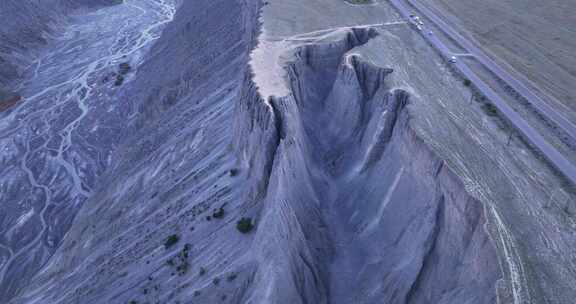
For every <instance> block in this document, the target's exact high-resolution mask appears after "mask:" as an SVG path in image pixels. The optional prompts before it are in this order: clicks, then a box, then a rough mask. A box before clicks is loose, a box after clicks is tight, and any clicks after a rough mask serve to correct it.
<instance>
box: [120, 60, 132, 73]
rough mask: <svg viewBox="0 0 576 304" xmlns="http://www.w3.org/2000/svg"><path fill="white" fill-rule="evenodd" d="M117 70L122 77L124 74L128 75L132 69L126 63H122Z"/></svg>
mask: <svg viewBox="0 0 576 304" xmlns="http://www.w3.org/2000/svg"><path fill="white" fill-rule="evenodd" d="M118 69H119V72H120V74H123V75H124V74H128V73H129V72H130V70H132V67H131V66H130V64H129V63H128V62H124V63H121V64H120V65H119V66H118Z"/></svg>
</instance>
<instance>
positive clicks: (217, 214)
mask: <svg viewBox="0 0 576 304" xmlns="http://www.w3.org/2000/svg"><path fill="white" fill-rule="evenodd" d="M212 217H213V218H216V219H220V218H223V217H224V208H222V207H220V208H218V209H216V210H214V212H213V213H212Z"/></svg>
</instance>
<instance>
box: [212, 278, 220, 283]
mask: <svg viewBox="0 0 576 304" xmlns="http://www.w3.org/2000/svg"><path fill="white" fill-rule="evenodd" d="M212 283H213V284H214V285H218V284H220V279H219V278H217V277H216V278H214V280H212Z"/></svg>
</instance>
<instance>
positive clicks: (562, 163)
mask: <svg viewBox="0 0 576 304" xmlns="http://www.w3.org/2000/svg"><path fill="white" fill-rule="evenodd" d="M407 1H408V2H409V3H411V4H412V5H414V7H416V8H417V9H418V10H420V15H423V16H425V17H426V18H428V19H429V20H431V21H432V22H434V23H435V25H436V26H437V27H438V28H439V29H441V30H442V31H444V33H445V34H446V35H448V36H450V37H451V38H452V39H454V40H455V41H457V42H458V43H460V44H461V45H462V47H464V48H465V49H466V50H467V52H468V53H469V54H465V55H467V56H474V57H475V58H476V59H477V60H478V61H479V62H480V63H482V64H483V65H484V66H486V68H488V69H489V70H491V71H492V72H493V73H494V74H495V75H497V76H498V77H500V78H501V79H502V80H503V81H505V82H506V83H507V84H508V85H509V86H510V87H512V88H513V89H514V90H516V91H517V92H518V93H519V94H520V95H522V96H523V97H524V98H526V100H528V102H530V103H531V104H532V105H533V106H534V107H535V108H536V109H538V110H539V111H540V112H541V113H542V114H543V115H545V116H546V117H547V118H548V119H550V120H551V121H553V122H555V123H556V124H558V126H559V127H561V128H562V129H564V130H565V131H566V132H567V133H568V134H569V135H570V136H571V137H572V138H573V139H576V125H574V124H573V123H572V122H570V121H569V120H568V119H566V118H565V117H564V116H563V115H561V114H559V113H558V112H556V111H555V110H553V109H552V108H551V107H550V106H549V105H548V104H546V103H545V102H544V101H543V100H542V99H541V98H539V97H538V96H536V95H535V94H534V93H533V92H532V91H531V90H530V89H528V88H527V87H526V86H525V85H523V84H522V83H521V82H520V81H518V80H517V79H515V78H514V77H512V76H511V75H510V74H508V73H507V72H505V71H504V70H503V69H502V68H500V67H499V66H498V65H497V64H496V63H494V62H493V61H492V60H490V59H489V58H488V57H487V56H486V55H484V53H483V52H482V51H480V50H479V49H478V48H477V47H475V46H474V45H473V44H472V43H471V42H469V41H468V40H466V39H465V38H464V37H462V36H461V35H459V34H458V33H457V32H456V31H454V30H453V29H451V28H450V27H449V26H448V25H447V24H446V23H445V22H443V21H442V20H441V19H440V18H439V17H437V16H436V15H434V14H433V13H432V12H430V10H429V9H427V8H425V7H423V6H422V5H420V4H416V3H412V1H410V0H407ZM390 3H391V4H392V5H394V6H395V7H396V9H397V10H398V11H399V12H400V14H401V15H402V16H403V17H404V18H406V19H408V20H411V17H410V15H411V14H415V15H418V14H417V13H416V12H414V10H413V9H412V8H410V7H409V6H408V5H407V3H406V1H404V0H390ZM422 32H423V37H424V38H425V39H427V40H428V41H429V42H430V43H431V44H432V46H434V47H435V48H437V49H438V51H439V52H440V53H441V54H442V55H443V56H445V57H446V58H451V57H452V56H459V55H461V54H455V53H453V52H452V51H451V50H450V48H448V47H447V46H446V44H444V42H442V41H441V40H440V39H438V37H437V36H436V35H434V34H429V33H428V32H427V31H422ZM453 65H454V67H455V68H456V69H457V70H459V71H460V72H461V73H462V74H463V75H464V76H465V77H466V78H468V79H470V80H471V81H472V82H473V83H474V84H475V85H476V87H477V88H478V89H479V90H480V91H481V92H482V93H483V94H484V95H485V96H486V97H487V98H488V99H490V100H491V101H492V103H493V104H494V105H495V106H496V107H497V108H498V110H499V111H500V112H501V113H502V114H503V115H504V116H505V117H506V118H508V120H509V121H510V123H512V125H514V126H515V127H516V128H517V129H518V130H519V131H520V132H521V133H522V134H523V135H524V136H525V137H526V138H527V139H528V140H529V141H530V142H531V143H532V144H533V145H534V146H535V147H536V148H537V149H539V150H540V151H541V152H542V153H543V154H544V156H546V158H547V159H548V160H549V161H550V162H551V163H552V164H553V165H554V166H555V167H556V168H557V169H558V170H559V171H560V172H561V173H562V174H564V175H565V176H566V177H567V178H568V179H570V181H571V182H572V183H573V184H576V166H575V165H574V164H572V163H571V162H570V161H569V160H568V159H567V158H566V157H564V155H562V154H561V153H560V152H558V150H556V149H555V148H554V147H553V146H552V145H550V144H549V143H548V141H546V139H545V138H544V137H542V136H541V135H540V133H538V131H536V129H534V128H533V127H532V126H530V124H529V123H528V122H527V121H526V120H524V119H523V118H522V117H521V116H520V115H519V114H518V113H517V112H516V111H514V109H512V107H510V106H509V105H508V104H507V103H506V102H505V101H504V100H503V99H502V98H501V97H500V96H499V95H498V94H497V93H496V92H495V91H494V90H493V89H491V88H490V86H489V85H488V84H487V83H486V82H485V81H483V80H482V79H481V78H480V77H479V76H477V75H476V73H475V72H474V71H472V69H471V68H470V67H468V65H466V64H465V63H464V62H462V61H459V60H456V62H454V63H453Z"/></svg>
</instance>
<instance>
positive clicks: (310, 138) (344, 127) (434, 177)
mask: <svg viewBox="0 0 576 304" xmlns="http://www.w3.org/2000/svg"><path fill="white" fill-rule="evenodd" d="M374 35H376V33H375V32H374V31H370V30H361V29H355V30H350V31H348V32H346V33H344V34H343V36H344V37H343V38H342V39H340V40H338V41H336V42H331V43H320V44H318V45H313V46H308V47H303V48H301V49H299V50H298V51H296V55H295V57H296V60H295V62H293V63H292V64H291V66H290V67H289V71H288V77H289V79H290V80H291V81H290V88H291V92H292V94H291V95H289V96H287V97H284V98H279V99H278V98H272V99H271V100H270V102H269V106H270V107H271V108H272V109H273V113H274V114H275V115H274V118H275V120H276V121H277V123H276V125H277V131H278V137H279V140H278V147H277V148H276V149H274V160H273V167H272V170H271V172H270V181H269V184H268V188H267V194H266V197H265V199H264V201H263V203H262V207H261V209H262V210H261V211H260V220H259V221H258V222H259V226H258V232H257V236H256V240H255V244H256V245H254V247H255V248H254V251H255V252H254V255H255V256H256V257H257V259H258V261H259V265H260V267H259V268H258V271H257V274H256V277H255V292H254V294H253V295H252V297H251V298H250V299H251V300H253V302H254V303H269V302H275V303H377V302H382V301H384V302H390V303H462V302H467V303H494V302H495V299H496V292H495V286H496V281H497V280H498V279H499V278H500V274H499V272H500V271H499V267H498V263H497V259H496V254H495V249H494V247H493V246H492V244H491V242H490V240H489V238H488V234H487V232H486V231H485V229H484V224H485V222H486V220H485V218H484V211H483V207H482V204H481V203H480V202H478V201H477V200H475V199H473V198H472V197H470V196H469V195H468V194H467V193H466V191H465V190H464V187H463V185H462V183H461V182H460V181H459V180H458V178H457V177H456V176H455V175H454V174H453V173H452V172H451V170H450V169H449V168H448V167H447V166H446V165H445V164H444V162H443V161H442V160H440V159H438V157H437V156H436V155H434V154H433V153H432V152H431V151H430V150H429V149H428V148H427V147H426V145H425V144H424V143H423V142H422V140H420V139H419V138H418V137H417V136H416V134H415V133H414V132H413V131H412V129H411V127H410V115H409V112H408V111H407V108H406V106H407V104H408V103H409V101H410V94H409V93H407V92H405V91H402V90H400V89H395V88H391V87H389V86H388V85H387V81H386V77H387V75H389V74H390V73H393V71H392V70H391V69H386V68H377V67H375V66H373V65H370V64H368V63H365V62H363V61H362V60H361V59H360V58H358V57H355V56H354V55H351V54H349V53H348V51H349V50H351V49H353V48H354V47H356V46H358V45H361V44H364V43H366V42H367V41H368V40H369V39H370V37H373V36H374ZM280 261H281V262H280Z"/></svg>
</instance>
